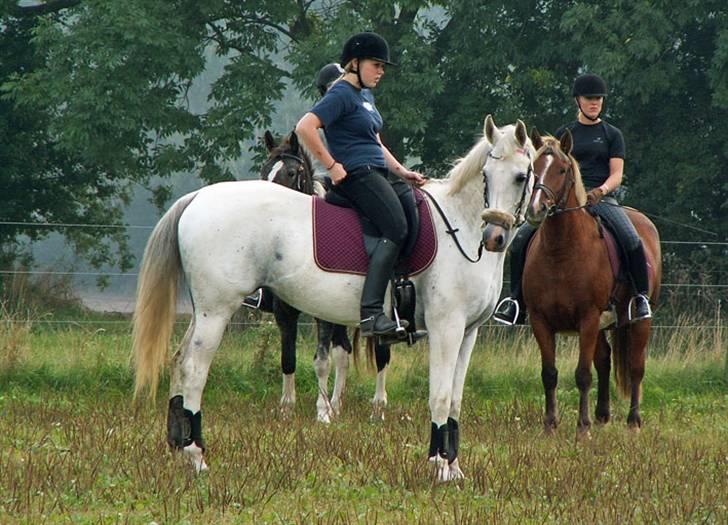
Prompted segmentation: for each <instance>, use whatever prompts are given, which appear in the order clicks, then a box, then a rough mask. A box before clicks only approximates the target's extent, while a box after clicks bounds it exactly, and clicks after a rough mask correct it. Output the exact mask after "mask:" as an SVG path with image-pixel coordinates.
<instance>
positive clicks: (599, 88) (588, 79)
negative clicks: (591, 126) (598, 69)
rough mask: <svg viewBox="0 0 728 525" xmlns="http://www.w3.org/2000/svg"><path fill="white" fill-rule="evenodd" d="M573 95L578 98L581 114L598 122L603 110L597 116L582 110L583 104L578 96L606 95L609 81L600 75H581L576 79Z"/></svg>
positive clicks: (577, 102)
mask: <svg viewBox="0 0 728 525" xmlns="http://www.w3.org/2000/svg"><path fill="white" fill-rule="evenodd" d="M572 95H573V96H574V99H575V100H576V105H577V106H578V107H579V111H581V114H582V115H584V118H586V119H587V120H591V121H592V122H596V121H597V120H599V118H600V117H601V115H602V114H601V112H600V113H599V115H597V116H596V118H592V117H590V116H589V115H587V114H586V113H584V111H582V109H581V104H579V99H578V98H577V97H606V96H607V83H606V82H604V79H603V78H602V77H600V76H599V75H593V74H586V75H579V76H578V77H576V79H575V80H574V89H573V90H572Z"/></svg>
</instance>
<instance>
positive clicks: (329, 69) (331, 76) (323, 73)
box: [316, 62, 344, 97]
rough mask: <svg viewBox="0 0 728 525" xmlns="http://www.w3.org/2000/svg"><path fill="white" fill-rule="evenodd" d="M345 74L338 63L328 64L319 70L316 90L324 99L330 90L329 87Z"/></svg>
mask: <svg viewBox="0 0 728 525" xmlns="http://www.w3.org/2000/svg"><path fill="white" fill-rule="evenodd" d="M343 72H344V69H343V68H342V67H341V66H340V65H339V64H337V63H336V62H332V63H331V64H326V65H325V66H324V67H322V68H321V69H320V70H319V72H318V76H317V77H316V88H317V89H318V90H319V93H320V94H321V96H322V97H323V96H324V95H325V94H326V92H327V91H328V90H329V85H330V84H331V83H332V82H333V81H334V80H336V79H337V78H339V77H340V76H341V74H342V73H343Z"/></svg>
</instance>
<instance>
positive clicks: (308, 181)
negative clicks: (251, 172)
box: [268, 153, 313, 195]
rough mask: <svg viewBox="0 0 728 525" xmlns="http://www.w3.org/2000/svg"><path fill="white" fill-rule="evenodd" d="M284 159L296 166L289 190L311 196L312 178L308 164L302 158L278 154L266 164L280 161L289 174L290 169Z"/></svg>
mask: <svg viewBox="0 0 728 525" xmlns="http://www.w3.org/2000/svg"><path fill="white" fill-rule="evenodd" d="M286 159H288V160H293V161H295V162H296V163H297V164H298V166H297V167H296V168H295V170H293V171H294V175H293V177H292V180H293V185H292V186H290V188H291V189H294V190H296V191H300V192H301V193H305V194H307V195H311V194H312V193H313V176H312V173H311V169H310V168H309V164H308V163H307V162H306V160H305V159H304V158H303V157H300V156H298V155H293V154H292V153H278V154H276V155H274V156H273V157H271V158H270V160H269V161H268V163H269V164H270V163H271V162H275V161H278V160H281V161H283V163H284V164H285V165H286V167H287V169H288V170H289V172H290V171H291V169H290V168H288V165H287V164H286V162H285V161H286Z"/></svg>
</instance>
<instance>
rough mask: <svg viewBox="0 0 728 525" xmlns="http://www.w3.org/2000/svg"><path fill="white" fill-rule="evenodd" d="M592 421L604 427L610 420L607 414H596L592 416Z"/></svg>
mask: <svg viewBox="0 0 728 525" xmlns="http://www.w3.org/2000/svg"><path fill="white" fill-rule="evenodd" d="M594 419H595V420H596V422H597V423H598V424H600V425H606V424H607V423H609V420H610V419H611V416H610V415H609V414H608V413H607V414H596V415H595V416H594Z"/></svg>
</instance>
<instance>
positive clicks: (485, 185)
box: [420, 150, 533, 263]
mask: <svg viewBox="0 0 728 525" xmlns="http://www.w3.org/2000/svg"><path fill="white" fill-rule="evenodd" d="M524 153H525V155H526V157H528V161H529V162H528V172H527V173H526V180H525V181H524V183H523V191H522V193H521V199H520V201H519V202H518V205H517V206H516V215H515V218H516V220H515V223H514V226H515V227H518V226H520V225H521V224H523V222H524V221H525V217H524V216H523V215H522V210H523V206H524V204H525V201H526V191H527V190H528V184H529V183H530V182H531V175H532V174H533V162H532V161H531V155H529V153H528V151H527V150H526V151H524ZM488 157H490V158H491V159H494V160H501V159H502V158H503V157H496V156H495V155H493V154H492V152H489V153H488ZM420 191H421V192H422V193H424V194H425V195H427V197H429V199H430V201H432V204H433V205H434V206H435V209H436V210H437V212H438V213H439V214H440V217H442V220H443V222H444V223H445V227H446V229H445V232H446V233H447V234H448V235H450V236H452V238H453V241H454V242H455V246H457V248H458V250H459V251H460V253H461V254H462V256H463V257H465V259H467V260H468V261H469V262H471V263H477V262H478V261H480V259H481V258H482V257H483V250H484V249H485V242H484V241H483V240H482V239H481V240H480V244H478V256H477V257H470V256H469V255H468V254H467V253H466V252H465V249H463V247H462V245H461V244H460V240H459V239H458V236H457V232H458V231H459V229H458V228H453V227H452V225H451V224H450V221H449V220H448V219H447V216H446V215H445V212H444V211H443V209H442V208H441V207H440V204H439V203H438V202H437V200H436V199H435V197H434V196H433V195H432V194H431V193H430V192H429V191H427V190H425V189H424V188H420ZM483 205H484V207H485V209H488V208H490V200H489V199H488V176H487V175H486V173H485V166H483Z"/></svg>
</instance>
